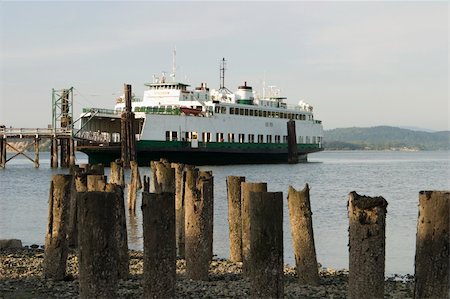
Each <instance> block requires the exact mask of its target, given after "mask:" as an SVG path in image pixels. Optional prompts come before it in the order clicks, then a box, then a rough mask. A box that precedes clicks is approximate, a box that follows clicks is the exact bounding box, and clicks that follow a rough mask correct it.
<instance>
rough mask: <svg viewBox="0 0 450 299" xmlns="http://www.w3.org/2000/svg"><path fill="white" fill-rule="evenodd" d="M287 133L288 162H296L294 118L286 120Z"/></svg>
mask: <svg viewBox="0 0 450 299" xmlns="http://www.w3.org/2000/svg"><path fill="white" fill-rule="evenodd" d="M287 134H288V163H289V164H297V163H298V149H297V133H296V132H295V120H292V119H291V120H289V121H288V122H287Z"/></svg>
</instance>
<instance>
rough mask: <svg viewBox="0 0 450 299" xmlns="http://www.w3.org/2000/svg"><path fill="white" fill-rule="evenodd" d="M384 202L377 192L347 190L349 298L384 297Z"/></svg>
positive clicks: (385, 205) (385, 204)
mask: <svg viewBox="0 0 450 299" xmlns="http://www.w3.org/2000/svg"><path fill="white" fill-rule="evenodd" d="M387 205H388V203H387V201H386V200H385V199H384V198H383V197H381V196H380V197H368V196H361V195H358V194H357V193H356V192H354V191H353V192H350V194H349V198H348V204H347V208H348V218H349V243H348V246H349V276H348V298H349V299H359V298H383V297H384V267H385V251H386V207H387Z"/></svg>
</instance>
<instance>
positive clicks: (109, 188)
mask: <svg viewBox="0 0 450 299" xmlns="http://www.w3.org/2000/svg"><path fill="white" fill-rule="evenodd" d="M105 191H106V192H113V193H114V194H115V195H116V199H115V207H114V225H115V237H116V242H117V250H118V256H117V258H118V260H117V274H118V278H119V279H127V278H128V275H129V264H130V263H129V255H128V232H127V219H126V216H125V198H124V193H123V188H122V187H121V186H119V185H116V184H106V186H105Z"/></svg>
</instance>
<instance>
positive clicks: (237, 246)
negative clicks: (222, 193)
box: [227, 176, 245, 262]
mask: <svg viewBox="0 0 450 299" xmlns="http://www.w3.org/2000/svg"><path fill="white" fill-rule="evenodd" d="M242 182H245V177H243V176H228V177H227V198H228V228H229V235H230V260H231V261H232V262H242V218H241V183H242Z"/></svg>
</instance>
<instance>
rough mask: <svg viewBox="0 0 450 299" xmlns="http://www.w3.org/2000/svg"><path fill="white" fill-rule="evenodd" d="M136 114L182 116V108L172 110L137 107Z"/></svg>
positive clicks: (168, 108) (167, 108) (170, 108)
mask: <svg viewBox="0 0 450 299" xmlns="http://www.w3.org/2000/svg"><path fill="white" fill-rule="evenodd" d="M134 112H145V113H152V114H170V115H180V114H181V110H180V108H178V107H176V108H172V107H143V106H142V107H135V108H134Z"/></svg>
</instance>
